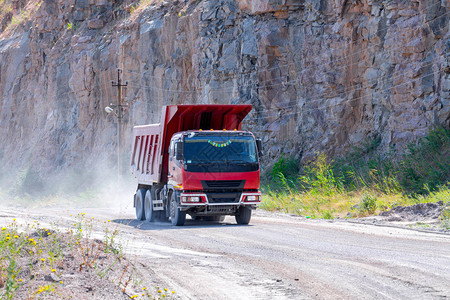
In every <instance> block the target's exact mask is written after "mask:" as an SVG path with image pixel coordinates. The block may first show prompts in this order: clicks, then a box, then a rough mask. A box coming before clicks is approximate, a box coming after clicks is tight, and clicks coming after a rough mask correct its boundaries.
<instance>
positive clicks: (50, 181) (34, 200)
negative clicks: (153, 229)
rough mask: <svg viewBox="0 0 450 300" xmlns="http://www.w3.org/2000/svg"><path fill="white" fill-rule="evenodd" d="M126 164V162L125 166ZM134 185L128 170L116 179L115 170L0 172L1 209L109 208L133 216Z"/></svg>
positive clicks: (116, 173) (99, 167) (77, 167)
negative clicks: (7, 207)
mask: <svg viewBox="0 0 450 300" xmlns="http://www.w3.org/2000/svg"><path fill="white" fill-rule="evenodd" d="M124 163H125V162H124ZM136 186H137V181H136V179H135V178H134V176H133V175H132V174H131V172H130V171H129V170H128V169H127V168H123V172H122V174H121V176H120V179H119V178H118V172H117V166H113V167H105V164H99V165H98V166H95V167H92V166H90V167H89V168H87V167H79V166H76V167H71V168H70V167H69V168H66V170H64V171H61V170H59V171H56V172H54V174H44V173H41V172H38V171H36V169H33V168H30V167H27V168H24V169H21V170H19V171H16V172H15V173H14V172H6V171H5V170H1V171H0V205H2V206H10V207H23V208H33V207H55V208H56V207H61V208H63V209H85V208H108V209H112V210H114V211H115V212H116V213H121V214H122V213H133V211H134V208H133V195H134V193H135V191H136Z"/></svg>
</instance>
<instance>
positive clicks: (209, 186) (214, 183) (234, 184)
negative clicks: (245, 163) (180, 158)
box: [202, 180, 245, 190]
mask: <svg viewBox="0 0 450 300" xmlns="http://www.w3.org/2000/svg"><path fill="white" fill-rule="evenodd" d="M202 186H203V189H205V190H214V189H226V190H229V189H236V190H243V189H244V186H245V180H202Z"/></svg>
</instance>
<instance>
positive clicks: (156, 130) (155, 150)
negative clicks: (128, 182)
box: [131, 104, 252, 185]
mask: <svg viewBox="0 0 450 300" xmlns="http://www.w3.org/2000/svg"><path fill="white" fill-rule="evenodd" d="M251 109H252V106H251V105H214V104H207V105H206V104H205V105H203V104H199V105H170V106H165V107H163V109H162V115H161V123H159V124H151V125H143V126H135V127H134V128H133V141H134V142H133V149H132V156H131V171H132V172H133V174H134V175H135V176H136V178H137V179H138V183H139V184H145V185H151V184H152V183H166V182H167V173H168V170H167V166H168V149H169V143H170V139H171V138H172V136H173V134H174V133H177V132H180V131H186V130H198V129H203V130H210V129H213V130H222V129H226V130H234V129H237V130H240V129H241V124H242V120H243V119H244V118H245V116H247V114H248V113H249V112H250V111H251Z"/></svg>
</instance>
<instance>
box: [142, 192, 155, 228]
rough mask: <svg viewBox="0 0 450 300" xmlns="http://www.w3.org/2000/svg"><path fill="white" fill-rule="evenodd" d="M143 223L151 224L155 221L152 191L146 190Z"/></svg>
mask: <svg viewBox="0 0 450 300" xmlns="http://www.w3.org/2000/svg"><path fill="white" fill-rule="evenodd" d="M144 212H145V221H147V222H153V221H154V220H155V212H154V211H153V197H152V190H147V192H146V193H145V200H144Z"/></svg>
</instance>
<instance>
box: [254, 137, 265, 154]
mask: <svg viewBox="0 0 450 300" xmlns="http://www.w3.org/2000/svg"><path fill="white" fill-rule="evenodd" d="M256 148H257V149H258V155H259V156H263V155H264V149H263V145H262V141H261V139H256Z"/></svg>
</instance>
